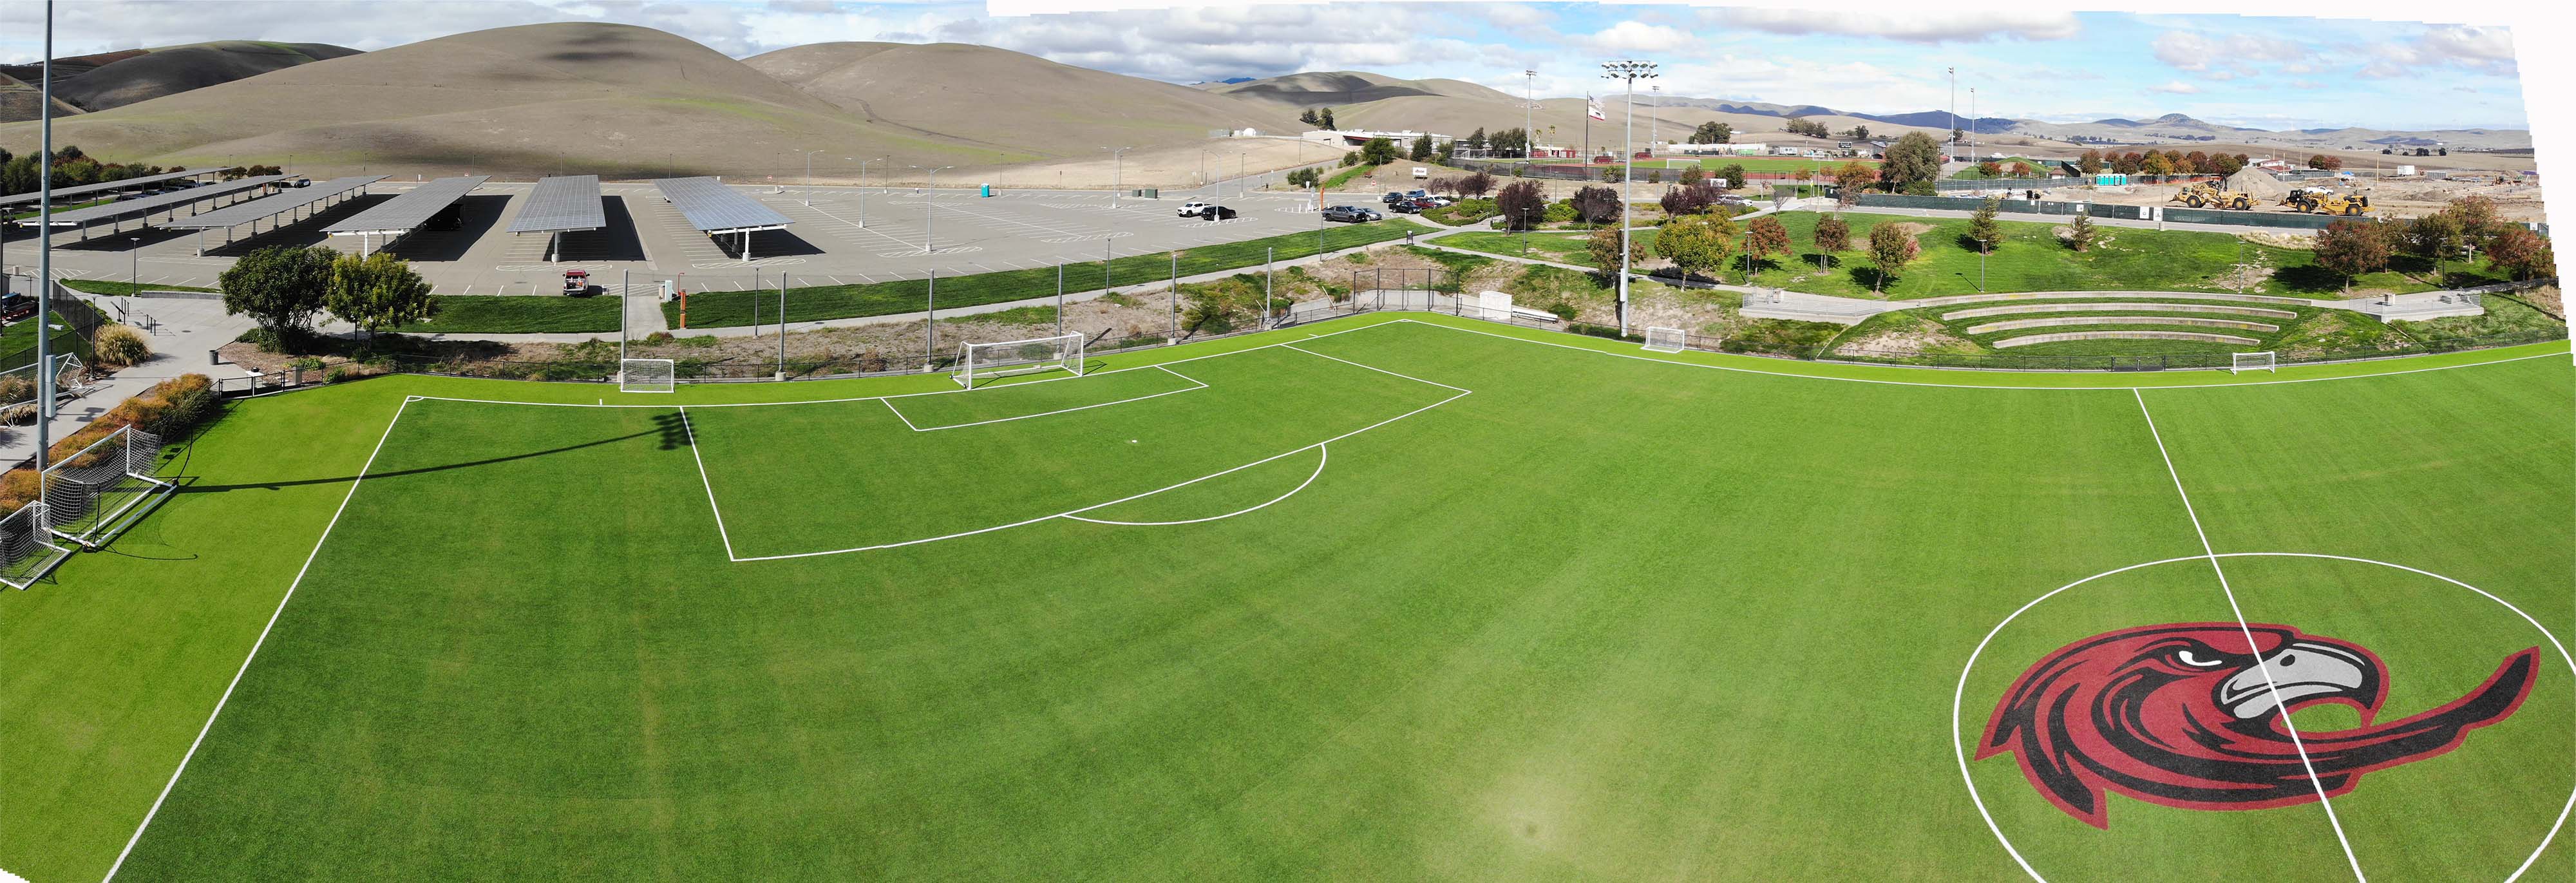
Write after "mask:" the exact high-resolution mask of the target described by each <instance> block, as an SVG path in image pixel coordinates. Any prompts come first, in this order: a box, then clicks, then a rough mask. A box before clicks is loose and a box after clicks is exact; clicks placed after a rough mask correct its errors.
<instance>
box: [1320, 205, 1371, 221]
mask: <svg viewBox="0 0 2576 883" xmlns="http://www.w3.org/2000/svg"><path fill="white" fill-rule="evenodd" d="M1383 217H1385V216H1384V215H1380V214H1378V213H1376V212H1373V211H1369V210H1368V209H1364V208H1361V207H1359V206H1355V205H1337V206H1333V207H1330V208H1327V209H1324V220H1327V221H1348V222H1350V223H1353V224H1358V223H1365V222H1368V221H1374V220H1378V219H1380V218H1383Z"/></svg>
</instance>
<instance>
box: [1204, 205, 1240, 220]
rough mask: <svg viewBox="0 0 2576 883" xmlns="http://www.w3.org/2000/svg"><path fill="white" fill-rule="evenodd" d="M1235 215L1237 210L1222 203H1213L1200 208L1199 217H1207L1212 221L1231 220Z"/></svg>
mask: <svg viewBox="0 0 2576 883" xmlns="http://www.w3.org/2000/svg"><path fill="white" fill-rule="evenodd" d="M1235 215H1236V212H1235V210H1233V209H1230V208H1226V207H1225V206H1221V205H1211V206H1206V207H1204V208H1201V209H1199V217H1202V218H1206V219H1208V220H1211V221H1224V220H1230V219H1232V218H1233V217H1234V216H1235Z"/></svg>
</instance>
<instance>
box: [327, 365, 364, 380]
mask: <svg viewBox="0 0 2576 883" xmlns="http://www.w3.org/2000/svg"><path fill="white" fill-rule="evenodd" d="M360 376H362V375H360V374H359V373H358V372H357V370H356V369H353V368H351V367H350V366H348V365H333V366H331V370H329V371H324V372H322V382H324V383H338V382H340V381H343V380H355V379H357V378H358V377H360Z"/></svg>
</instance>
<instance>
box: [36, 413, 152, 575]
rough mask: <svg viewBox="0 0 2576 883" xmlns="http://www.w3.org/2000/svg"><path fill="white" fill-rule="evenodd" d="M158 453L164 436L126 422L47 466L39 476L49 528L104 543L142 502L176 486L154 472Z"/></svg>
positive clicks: (62, 534) (130, 519) (78, 540)
mask: <svg viewBox="0 0 2576 883" xmlns="http://www.w3.org/2000/svg"><path fill="white" fill-rule="evenodd" d="M160 456H161V437H160V436H157V435H154V434H152V433H149V432H144V431H143V430H140V429H136V428H134V427H131V426H125V427H119V428H118V429H117V430H116V431H115V432H111V433H108V434H107V437H105V438H101V439H99V440H97V441H94V442H91V443H90V444H89V447H85V448H82V449H80V453H77V454H73V455H71V456H69V457H64V458H63V459H62V460H61V462H57V463H55V464H53V465H51V466H47V467H45V472H44V474H43V475H40V476H37V479H38V486H39V487H41V488H42V489H43V491H42V496H43V498H44V501H45V512H44V522H45V527H46V529H48V530H50V531H52V532H53V533H54V535H55V536H59V537H62V538H64V539H67V540H71V541H72V542H75V543H79V544H81V545H82V546H84V547H87V548H93V549H95V548H97V547H99V546H101V545H105V544H106V543H107V541H108V540H110V539H113V538H115V536H116V534H117V533H118V532H120V531H123V530H124V529H125V527H126V525H128V524H131V523H132V522H133V521H134V519H136V518H139V517H141V516H142V514H143V512H144V509H143V508H142V506H143V504H144V503H147V502H150V501H152V500H154V499H156V498H159V497H161V496H164V495H166V494H168V493H170V492H171V491H173V490H176V489H177V488H178V485H177V484H174V483H172V482H170V481H167V480H164V479H161V478H159V477H156V476H154V475H153V474H152V472H153V466H154V461H155V460H158V459H159V458H160Z"/></svg>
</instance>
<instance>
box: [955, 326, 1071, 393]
mask: <svg viewBox="0 0 2576 883" xmlns="http://www.w3.org/2000/svg"><path fill="white" fill-rule="evenodd" d="M1083 341H1084V337H1083V335H1081V334H1055V335H1049V336H1046V337H1032V338H1028V339H1025V340H996V341H988V342H985V343H974V342H968V343H965V344H962V345H959V346H958V347H957V371H956V372H955V373H953V374H950V375H949V379H951V380H955V381H957V385H958V386H962V387H965V388H967V389H974V388H975V381H976V380H978V379H990V378H994V377H1009V376H1011V375H1014V374H1034V373H1037V372H1039V371H1053V370H1057V369H1059V368H1060V369H1063V370H1064V371H1066V372H1067V373H1070V374H1073V375H1074V376H1076V377H1079V376H1082V350H1083V346H1082V345H1083ZM1005 350H1009V351H1011V352H1013V353H1014V354H1015V355H1017V356H1019V357H1020V358H1017V359H1006V358H998V357H989V356H988V357H984V358H981V359H979V358H978V356H979V355H981V354H984V353H994V352H1002V351H1005Z"/></svg>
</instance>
